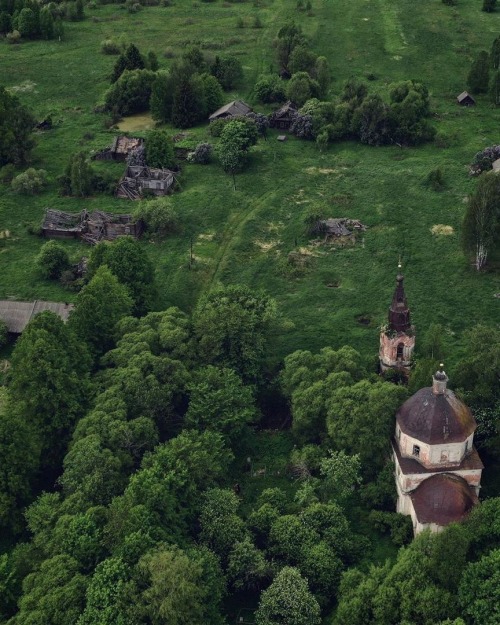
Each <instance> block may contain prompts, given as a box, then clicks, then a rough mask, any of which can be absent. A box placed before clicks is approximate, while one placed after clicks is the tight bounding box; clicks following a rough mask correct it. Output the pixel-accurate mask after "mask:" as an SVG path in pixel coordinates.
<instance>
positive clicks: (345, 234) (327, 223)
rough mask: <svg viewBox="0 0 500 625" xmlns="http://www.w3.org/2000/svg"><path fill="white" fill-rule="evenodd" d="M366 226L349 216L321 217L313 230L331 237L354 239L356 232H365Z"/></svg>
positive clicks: (326, 237) (327, 238)
mask: <svg viewBox="0 0 500 625" xmlns="http://www.w3.org/2000/svg"><path fill="white" fill-rule="evenodd" d="M366 228H367V227H366V226H365V225H363V224H362V223H361V222H360V221H359V220H358V219H348V218H347V217H339V218H335V219H333V218H330V219H320V220H319V221H318V222H317V223H316V224H315V226H314V228H313V232H314V233H315V234H321V235H323V236H324V237H325V241H327V240H329V239H340V238H349V239H354V235H355V232H364V231H365V230H366Z"/></svg>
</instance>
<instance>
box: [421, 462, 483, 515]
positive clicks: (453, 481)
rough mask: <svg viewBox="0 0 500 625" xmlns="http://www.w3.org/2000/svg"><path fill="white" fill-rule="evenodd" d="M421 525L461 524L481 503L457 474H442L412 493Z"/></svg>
mask: <svg viewBox="0 0 500 625" xmlns="http://www.w3.org/2000/svg"><path fill="white" fill-rule="evenodd" d="M410 497H411V500H412V503H413V507H414V508H415V514H416V515H417V519H418V521H419V522H420V523H436V524H437V525H448V523H453V522H454V521H460V519H462V518H463V517H464V516H465V515H466V514H467V513H468V512H469V511H470V509H471V508H472V507H473V506H475V505H476V503H477V502H478V499H477V496H476V494H475V492H474V490H473V489H472V488H471V487H470V486H469V485H468V484H467V482H466V481H465V480H464V479H463V478H462V477H460V476H458V475H453V474H452V473H440V474H438V475H433V476H432V477H429V478H428V479H426V480H424V481H423V482H422V483H421V484H420V485H419V486H418V488H416V489H415V490H414V491H413V492H412V493H411V494H410Z"/></svg>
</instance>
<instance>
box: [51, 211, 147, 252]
mask: <svg viewBox="0 0 500 625" xmlns="http://www.w3.org/2000/svg"><path fill="white" fill-rule="evenodd" d="M143 229H144V224H143V223H142V221H141V220H135V219H134V218H133V217H132V215H114V214H112V213H104V212H103V211H93V212H92V213H89V212H88V211H86V210H83V211H81V212H80V213H65V212H63V211H59V210H54V209H51V208H48V209H47V210H46V212H45V218H44V220H43V223H42V234H43V236H44V237H47V238H50V239H81V240H82V241H85V242H86V243H90V244H91V245H95V244H96V243H98V242H99V241H112V240H113V239H116V238H117V237H119V236H124V235H129V236H132V237H134V238H136V239H138V238H139V237H140V236H141V234H142V232H143Z"/></svg>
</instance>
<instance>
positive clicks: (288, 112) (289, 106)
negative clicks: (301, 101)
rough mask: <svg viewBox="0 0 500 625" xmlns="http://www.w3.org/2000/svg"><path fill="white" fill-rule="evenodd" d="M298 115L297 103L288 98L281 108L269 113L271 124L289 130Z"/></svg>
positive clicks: (273, 126) (272, 126)
mask: <svg viewBox="0 0 500 625" xmlns="http://www.w3.org/2000/svg"><path fill="white" fill-rule="evenodd" d="M297 115H298V111H297V109H296V108H295V105H294V104H293V103H292V102H290V100H288V102H285V104H283V106H282V107H281V108H279V109H278V110H277V111H274V113H271V114H270V115H269V126H270V127H271V128H279V129H280V130H289V128H290V126H291V125H292V123H293V122H294V120H295V118H296V117H297Z"/></svg>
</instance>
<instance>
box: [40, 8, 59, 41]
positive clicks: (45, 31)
mask: <svg viewBox="0 0 500 625" xmlns="http://www.w3.org/2000/svg"><path fill="white" fill-rule="evenodd" d="M40 35H41V37H42V39H54V37H55V36H56V31H55V22H54V17H53V15H52V12H51V11H50V9H49V7H43V8H42V9H41V11H40Z"/></svg>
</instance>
